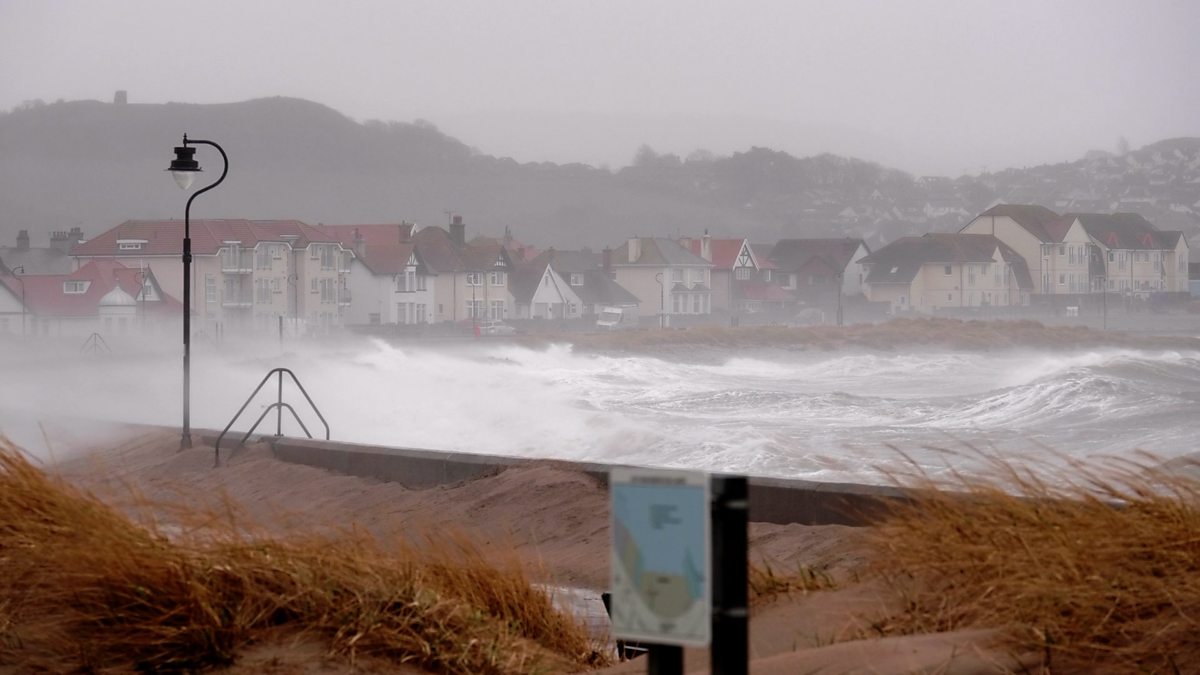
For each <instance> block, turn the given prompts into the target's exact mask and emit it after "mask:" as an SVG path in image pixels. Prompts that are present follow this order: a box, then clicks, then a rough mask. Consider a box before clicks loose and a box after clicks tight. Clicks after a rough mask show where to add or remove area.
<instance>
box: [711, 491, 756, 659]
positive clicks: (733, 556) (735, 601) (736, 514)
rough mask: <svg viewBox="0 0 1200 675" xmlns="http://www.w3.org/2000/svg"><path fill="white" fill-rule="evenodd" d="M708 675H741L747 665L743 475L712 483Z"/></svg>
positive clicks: (746, 534) (746, 509) (746, 517)
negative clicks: (710, 631)
mask: <svg viewBox="0 0 1200 675" xmlns="http://www.w3.org/2000/svg"><path fill="white" fill-rule="evenodd" d="M711 489H712V573H713V574H712V584H713V585H712V597H713V611H712V646H711V648H710V655H711V658H712V675H746V673H747V672H748V671H749V663H750V610H749V607H748V604H749V603H748V597H747V596H748V588H749V581H750V579H749V574H748V567H749V552H748V550H747V543H748V538H749V531H748V526H747V523H748V520H749V504H750V499H749V497H750V492H749V486H748V484H747V481H746V478H745V476H720V477H715V478H713V479H712V488H711Z"/></svg>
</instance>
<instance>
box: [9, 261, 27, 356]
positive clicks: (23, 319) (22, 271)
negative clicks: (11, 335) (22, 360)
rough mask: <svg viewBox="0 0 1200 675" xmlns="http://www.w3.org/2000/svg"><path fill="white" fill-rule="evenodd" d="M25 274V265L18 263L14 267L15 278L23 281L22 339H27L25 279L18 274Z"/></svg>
mask: <svg viewBox="0 0 1200 675" xmlns="http://www.w3.org/2000/svg"><path fill="white" fill-rule="evenodd" d="M18 271H19V272H20V273H21V274H25V266H24V265H17V266H16V267H14V268H12V273H13V278H14V279H16V280H17V281H20V282H21V339H25V280H24V279H22V278H21V277H19V276H17V272H18Z"/></svg>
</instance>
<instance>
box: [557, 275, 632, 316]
mask: <svg viewBox="0 0 1200 675" xmlns="http://www.w3.org/2000/svg"><path fill="white" fill-rule="evenodd" d="M571 290H573V291H575V295H578V296H579V299H580V300H582V301H583V303H584V304H588V305H614V306H616V307H622V306H630V305H632V306H634V307H636V306H637V305H638V304H640V303H641V301H640V300H638V298H637V296H636V295H634V294H633V293H630V292H629V291H627V290H625V287H624V286H622V285H621V284H618V283H617V282H616V281H614V280H613V279H612V278H611V277H609V276H608V274H607V273H605V271H604V270H600V269H592V270H587V271H585V272H584V273H583V285H582V286H572V287H571Z"/></svg>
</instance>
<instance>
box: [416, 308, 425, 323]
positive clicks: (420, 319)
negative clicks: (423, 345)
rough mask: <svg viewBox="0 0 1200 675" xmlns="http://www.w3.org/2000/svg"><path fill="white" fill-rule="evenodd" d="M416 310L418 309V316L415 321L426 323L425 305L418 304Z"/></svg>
mask: <svg viewBox="0 0 1200 675" xmlns="http://www.w3.org/2000/svg"><path fill="white" fill-rule="evenodd" d="M416 310H417V316H416V319H415V321H416V322H417V323H425V305H424V304H417V305H416Z"/></svg>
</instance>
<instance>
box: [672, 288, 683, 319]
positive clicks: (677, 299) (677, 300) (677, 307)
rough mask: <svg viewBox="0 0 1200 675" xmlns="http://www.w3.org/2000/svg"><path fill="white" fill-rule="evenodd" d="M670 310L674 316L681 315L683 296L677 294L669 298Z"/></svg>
mask: <svg viewBox="0 0 1200 675" xmlns="http://www.w3.org/2000/svg"><path fill="white" fill-rule="evenodd" d="M671 305H672V309H673V310H674V311H675V313H676V314H683V296H682V295H679V294H678V293H676V294H674V295H672V296H671Z"/></svg>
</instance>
